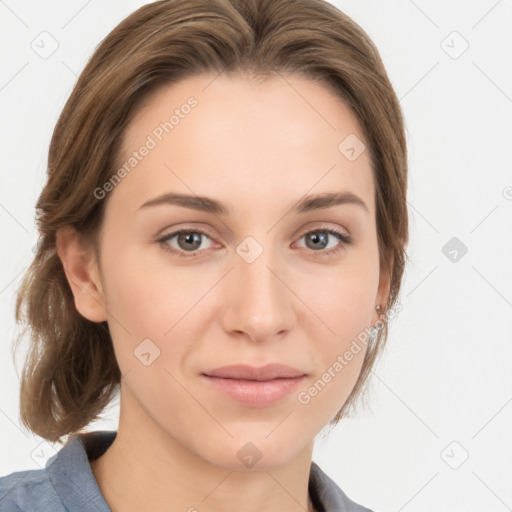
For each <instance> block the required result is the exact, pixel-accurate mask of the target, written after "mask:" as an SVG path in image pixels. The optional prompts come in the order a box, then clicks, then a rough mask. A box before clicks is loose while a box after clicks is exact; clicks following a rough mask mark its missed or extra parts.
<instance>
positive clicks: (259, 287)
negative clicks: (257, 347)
mask: <svg viewBox="0 0 512 512" xmlns="http://www.w3.org/2000/svg"><path fill="white" fill-rule="evenodd" d="M248 261H250V260H247V261H246V260H245V259H243V258H242V257H239V256H238V255H235V259H234V268H233V269H232V271H231V272H230V273H229V276H228V280H227V283H226V287H225V290H224V293H225V298H224V308H223V310H222V319H221V320H222V323H223V327H224V329H225V330H226V332H228V333H231V334H233V333H235V334H237V335H238V336H240V337H243V336H244V335H245V337H247V338H249V339H251V340H253V341H260V342H261V341H265V340H272V339H276V338H277V337H282V336H283V335H284V334H285V333H286V332H288V331H290V330H291V329H292V327H293V325H294V322H295V318H296V317H295V313H294V309H293V301H294V300H297V299H295V297H294V295H293V292H292V290H291V289H290V288H292V289H293V287H290V285H289V284H288V283H287V279H286V276H287V272H286V270H285V265H283V264H280V263H279V262H278V261H277V258H275V257H274V256H273V255H272V251H271V250H270V249H265V250H263V252H262V253H261V254H260V255H259V256H258V257H257V258H256V259H255V260H254V261H252V262H250V263H249V262H248Z"/></svg>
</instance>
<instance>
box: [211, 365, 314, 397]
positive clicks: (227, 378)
mask: <svg viewBox="0 0 512 512" xmlns="http://www.w3.org/2000/svg"><path fill="white" fill-rule="evenodd" d="M201 378H202V379H203V380H204V381H205V382H207V383H209V384H210V385H211V386H212V387H213V388H214V389H215V390H217V391H218V392H220V393H221V394H222V395H224V396H226V397H228V398H230V399H231V400H233V401H235V402H237V403H239V404H241V405H245V406H248V407H267V406H269V405H272V404H274V403H276V402H279V401H281V400H282V399H284V398H285V397H286V396H288V395H289V394H290V393H291V392H292V391H293V390H294V389H296V388H297V386H298V385H299V384H300V383H301V382H303V381H304V379H305V378H306V373H305V372H303V371H301V370H298V369H297V368H293V367H291V366H285V365H281V364H277V363H274V364H269V365H266V366H263V367H259V368H258V367H252V366H248V365H231V366H223V367H221V368H216V369H214V370H210V371H208V372H205V373H202V374H201Z"/></svg>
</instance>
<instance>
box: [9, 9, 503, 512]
mask: <svg viewBox="0 0 512 512" xmlns="http://www.w3.org/2000/svg"><path fill="white" fill-rule="evenodd" d="M143 3H145V2H142V1H136V0H130V1H122V2H121V1H119V0H117V1H110V2H108V3H106V2H99V1H98V0H92V1H91V0H89V1H77V0H73V1H70V0H67V1H64V0H61V1H55V0H54V1H51V2H36V1H35V0H32V1H18V2H15V1H14V0H6V1H0V44H1V48H2V49H3V51H2V65H1V67H0V73H1V74H0V105H1V112H2V116H1V118H0V126H1V130H2V131H1V134H0V135H1V136H0V141H1V144H2V147H1V161H2V166H1V180H2V181H1V186H0V230H1V233H0V236H1V247H2V251H1V253H0V258H1V260H0V262H1V265H0V268H1V271H0V322H1V324H0V325H1V345H0V351H1V353H0V356H1V357H0V389H1V400H0V433H1V434H2V435H1V437H0V475H5V474H8V473H10V472H13V471H20V470H25V469H38V468H39V467H40V466H39V464H38V463H37V462H36V461H35V459H33V458H32V454H33V452H34V450H35V449H36V448H37V447H38V445H39V444H40V443H41V441H42V439H41V438H38V437H36V436H34V435H32V434H30V433H29V432H27V431H26V430H25V429H23V428H21V427H20V421H19V417H18V414H19V409H18V392H19V374H20V373H21V367H18V369H15V366H14V363H13V359H12V356H11V346H12V342H13V339H14V336H15V332H16V331H15V328H16V326H15V323H14V299H15V292H16V289H17V287H18V285H19V283H20V282H21V276H22V274H23V272H24V270H25V269H26V267H27V266H28V265H29V263H30V262H31V258H32V247H33V246H34V244H35V243H36V240H37V235H36V229H35V224H34V214H35V210H34V205H35V201H36V199H37V197H38V195H39V193H40V191H41V188H42V186H43V183H44V179H45V164H46V157H47V151H48V145H49V142H50V138H51V135H52V131H53V128H54V125H55V123H56V120H57V117H58V115H59V113H60V111H61V109H62V107H63V106H64V103H65V101H66V99H67V97H68V96H69V94H70V93H71V90H72V88H73V85H74V83H75V81H76V78H77V76H78V74H79V73H80V72H81V70H82V68H83V67H84V65H85V63H86V61H87V59H88V58H89V56H90V55H91V54H92V53H93V51H94V49H95V47H96V46H97V45H98V43H99V42H100V41H101V40H102V39H103V38H104V37H105V36H106V35H107V33H108V32H110V31H111V30H112V29H113V28H114V26H115V25H117V24H118V23H119V22H120V21H121V20H122V19H123V18H124V17H125V16H127V15H128V14H129V13H131V12H133V11H134V10H135V9H136V8H138V7H139V6H141V5H142V4H143ZM333 3H334V4H335V5H336V6H337V7H339V8H340V9H341V10H343V11H344V12H346V13H347V14H348V15H349V16H351V17H353V19H354V20H355V21H356V22H357V23H359V24H360V25H361V26H362V28H363V29H364V30H365V31H366V32H367V33H368V34H369V35H370V37H371V38H372V39H373V41H374V42H375V44H376V45H377V47H378V49H379V51H380V53H381V56H382V58H383V61H384V64H385V66H386V68H387V70H388V73H389V76H390V79H391V81H392V83H393V86H394V87H395V90H396V92H397V95H398V97H399V98H400V100H401V104H402V107H403V111H404V115H405V121H406V125H407V137H408V143H409V152H410V158H409V166H410V167H409V172H410V177H409V195H408V202H409V211H410V230H411V242H410V245H409V249H408V254H409V257H410V259H411V263H410V264H409V265H408V267H407V270H406V275H405V280H404V284H403V290H402V294H401V298H400V302H401V304H402V306H403V310H402V312H401V313H400V314H399V315H398V316H397V317H395V318H394V319H393V320H392V321H391V322H390V327H391V329H390V337H389V340H388V346H387V349H386V352H385V354H384V356H383V358H382V359H381V360H380V362H379V364H378V366H377V367H376V368H375V371H374V376H373V379H372V387H371V389H372V393H373V394H372V398H371V408H369V409H366V410H365V409H362V408H359V413H358V415H357V417H354V418H351V419H347V420H344V421H342V422H341V423H340V424H339V425H338V427H337V428H336V429H335V430H333V431H332V432H331V433H330V435H329V436H328V437H327V438H325V439H322V436H321V435H319V436H318V438H317V444H316V447H315V452H314V457H313V459H314V460H315V461H316V462H317V463H318V464H319V465H320V466H321V467H322V469H323V470H324V471H325V472H326V473H327V474H328V475H330V476H331V478H333V479H334V480H335V481H336V482H337V483H338V484H339V485H340V486H341V488H342V489H343V490H344V491H345V492H346V493H347V494H348V495H349V496H350V497H351V498H352V499H353V500H355V501H356V502H359V503H361V504H364V505H365V506H367V507H369V508H372V509H374V510H376V511H383V512H391V511H397V512H398V511H406V512H414V511H418V512H419V511H432V510H435V511H436V512H443V511H450V512H455V511H464V512H470V511H479V512H480V511H485V512H502V511H506V510H512V485H511V484H512V435H511V426H512V270H511V268H512V265H511V264H512V153H511V147H512V65H511V63H512V60H511V54H512V51H511V50H512V30H511V27H512V1H511V0H500V1H496V0H485V1H484V0H479V1H472V2H463V1H453V0H452V1H449V2H446V1H440V0H436V1H430V2H427V1H420V0H417V1H416V2H413V1H412V0H400V1H399V0H393V1H387V2H382V1H380V2H379V1H377V0H357V1H356V0H346V1H345V0H343V1H337V2H333ZM43 31H47V32H48V33H49V34H51V36H52V37H53V38H54V39H55V40H56V41H57V42H58V48H57V50H56V51H55V52H54V53H53V54H52V55H51V56H49V57H48V58H47V59H43V58H41V57H40V56H39V55H38V54H36V53H35V51H34V50H33V49H32V48H31V44H32V42H33V41H34V40H36V41H37V38H38V36H39V35H40V34H41V32H43ZM454 31H456V32H458V34H459V35H457V34H453V32H454ZM462 38H463V39H462ZM464 40H465V41H467V44H469V47H468V48H467V50H466V51H465V52H464V53H462V54H461V55H460V56H458V53H459V52H460V51H461V50H462V49H464V47H465V44H466V43H464ZM443 41H444V42H443ZM450 54H451V55H450ZM455 56H457V58H453V57H455ZM452 237H457V238H458V239H459V240H460V241H461V242H462V243H464V244H465V245H466V246H467V248H468V252H467V254H465V255H464V256H463V257H462V258H460V259H458V261H457V262H454V261H451V260H450V259H449V258H448V257H447V256H445V254H444V253H443V252H442V248H443V246H444V245H445V244H446V243H447V242H448V241H449V240H450V239H451V238H452ZM21 361H22V358H21V359H20V364H21ZM20 364H19V366H20ZM116 415H117V405H116V404H114V407H113V408H112V409H111V411H110V413H109V414H108V415H107V418H106V420H105V421H104V422H99V423H95V424H91V426H90V430H97V429H107V430H110V429H113V430H114V429H116V426H117V420H116ZM454 441H455V443H454ZM447 447H448V448H447ZM42 448H43V449H44V450H45V453H46V454H47V455H48V456H50V455H51V454H52V453H51V450H50V448H51V447H50V446H49V445H48V444H47V443H46V444H43V445H42ZM57 448H60V446H59V445H57ZM446 448H447V449H446ZM466 456H468V458H467V460H466V461H465V462H464V463H463V464H462V465H461V466H460V467H459V468H458V469H453V468H452V467H450V465H451V466H457V465H459V464H460V463H461V461H462V460H463V459H464V457H466ZM43 464H44V463H43Z"/></svg>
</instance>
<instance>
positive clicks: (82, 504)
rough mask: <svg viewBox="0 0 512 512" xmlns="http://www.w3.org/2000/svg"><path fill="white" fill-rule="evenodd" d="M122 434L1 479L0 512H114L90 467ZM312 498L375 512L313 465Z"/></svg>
mask: <svg viewBox="0 0 512 512" xmlns="http://www.w3.org/2000/svg"><path fill="white" fill-rule="evenodd" d="M116 434H117V432H116V431H110V430H98V431H95V432H88V433H81V434H75V435H73V436H71V437H70V438H69V439H68V441H67V442H66V444H65V445H64V446H63V447H62V448H61V449H60V451H59V452H58V453H57V454H55V455H54V456H53V457H51V458H49V459H48V460H47V462H46V465H45V467H44V469H31V470H28V471H17V472H15V473H11V474H9V475H7V476H4V477H1V478H0V512H21V511H22V512H32V511H38V512H46V511H48V512H111V511H110V508H109V506H108V504H107V502H106V501H105V498H104V497H103V495H102V494H101V491H100V488H99V486H98V484H97V482H96V480H95V478H94V475H93V473H92V471H91V466H90V464H89V461H90V460H95V459H97V458H98V457H100V456H101V455H102V454H103V453H104V452H105V451H106V449H107V448H108V447H109V446H110V445H111V444H112V442H113V441H114V439H115V437H116ZM308 489H309V495H310V497H311V501H312V502H313V505H314V507H315V509H316V510H318V511H319V512H342V511H343V512H373V511H372V510H370V509H368V508H365V507H362V506H361V505H358V504H357V503H354V502H353V501H352V500H351V499H350V498H349V497H348V496H347V495H346V494H345V493H344V492H343V491H342V490H341V489H340V487H338V485H337V484H336V483H335V482H334V481H333V480H331V479H330V478H329V477H328V476H327V475H326V474H325V473H324V472H323V471H322V470H321V469H320V467H319V466H318V465H317V464H316V463H315V462H311V472H310V475H309V486H308Z"/></svg>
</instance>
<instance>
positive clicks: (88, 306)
mask: <svg viewBox="0 0 512 512" xmlns="http://www.w3.org/2000/svg"><path fill="white" fill-rule="evenodd" d="M56 245H57V254H58V255H59V258H60V260H61V261H62V266H63V267H64V272H65V273H66V278H67V280H68V283H69V286H70V287H71V291H72V292H73V296H74V297H75V306H76V309H77V310H78V312H79V313H80V314H81V315H82V316H83V317H85V318H87V319H88V320H90V321H91V322H103V321H105V320H107V310H106V307H105V297H104V294H103V288H102V286H101V279H100V275H99V271H98V262H97V261H96V256H95V254H94V250H93V248H92V247H85V246H84V244H83V242H82V241H81V239H80V236H79V234H78V233H77V231H76V230H75V229H74V228H73V227H71V226H65V227H62V228H59V229H58V230H57V236H56Z"/></svg>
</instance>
